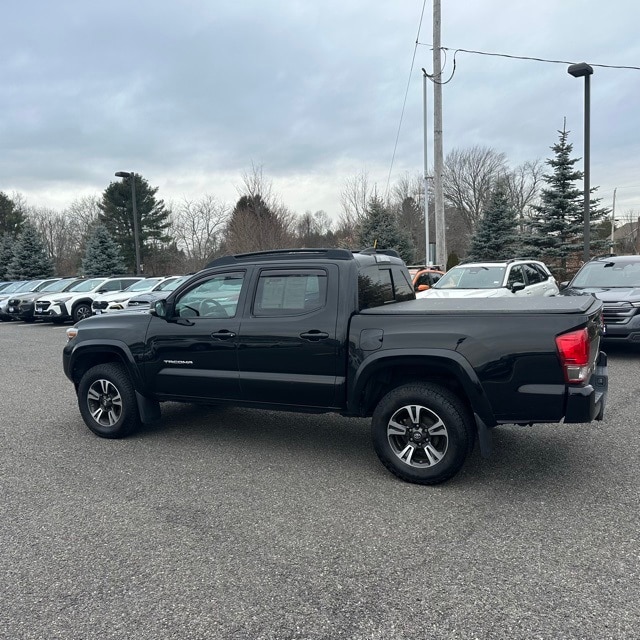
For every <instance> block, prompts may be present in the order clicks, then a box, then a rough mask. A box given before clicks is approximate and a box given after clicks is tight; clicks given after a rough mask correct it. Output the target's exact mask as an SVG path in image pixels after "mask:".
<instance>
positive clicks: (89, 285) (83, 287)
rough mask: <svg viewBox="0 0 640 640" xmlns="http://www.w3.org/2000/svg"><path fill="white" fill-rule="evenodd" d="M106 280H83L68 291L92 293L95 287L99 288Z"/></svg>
mask: <svg viewBox="0 0 640 640" xmlns="http://www.w3.org/2000/svg"><path fill="white" fill-rule="evenodd" d="M106 280H107V279H106V278H90V279H89V280H83V281H82V282H78V284H76V285H74V286H73V287H71V289H69V291H80V292H83V291H93V290H94V289H95V288H96V287H99V286H100V285H101V284H102V283H103V282H106Z"/></svg>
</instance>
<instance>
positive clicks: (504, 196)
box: [469, 181, 520, 261]
mask: <svg viewBox="0 0 640 640" xmlns="http://www.w3.org/2000/svg"><path fill="white" fill-rule="evenodd" d="M517 228H518V217H517V214H516V211H515V210H514V208H513V206H512V204H511V201H510V198H509V194H508V191H507V188H506V184H505V183H504V182H503V181H500V182H498V183H497V185H496V187H495V189H494V191H493V193H492V195H491V198H490V200H489V203H488V204H487V207H486V209H485V211H484V214H483V216H482V218H480V221H479V222H478V224H477V226H476V230H475V233H474V235H473V237H472V239H471V248H470V251H469V257H470V258H471V259H472V260H476V261H481V260H482V261H488V260H506V259H508V258H515V257H516V256H517V255H518V253H519V251H520V239H519V236H518V233H517Z"/></svg>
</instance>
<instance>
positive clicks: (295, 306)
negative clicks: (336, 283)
mask: <svg viewBox="0 0 640 640" xmlns="http://www.w3.org/2000/svg"><path fill="white" fill-rule="evenodd" d="M326 297H327V274H326V272H325V271H324V270H322V269H309V270H304V271H298V272H291V271H277V270H270V271H263V272H262V273H261V274H260V278H259V279H258V288H257V290H256V298H255V302H254V305H253V315H254V316H257V317H274V316H288V315H300V314H304V313H311V312H312V311H317V310H318V309H322V308H323V307H324V305H325V302H326Z"/></svg>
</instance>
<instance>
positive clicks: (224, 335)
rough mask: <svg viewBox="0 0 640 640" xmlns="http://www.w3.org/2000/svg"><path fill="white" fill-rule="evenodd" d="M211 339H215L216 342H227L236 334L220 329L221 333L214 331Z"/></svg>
mask: <svg viewBox="0 0 640 640" xmlns="http://www.w3.org/2000/svg"><path fill="white" fill-rule="evenodd" d="M211 337H212V338H215V339H216V340H229V339H230V338H235V337H236V334H235V333H234V332H233V331H228V330H227V329H222V330H221V331H214V332H213V333H212V334H211Z"/></svg>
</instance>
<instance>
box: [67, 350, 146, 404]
mask: <svg viewBox="0 0 640 640" xmlns="http://www.w3.org/2000/svg"><path fill="white" fill-rule="evenodd" d="M101 353H109V354H115V355H117V356H118V357H119V359H120V360H121V361H122V363H123V364H124V365H125V367H126V368H127V371H128V373H129V375H130V376H131V381H132V383H133V387H134V389H135V390H136V391H137V392H139V393H141V394H143V395H144V393H145V383H144V380H143V378H142V375H141V373H140V368H139V366H138V364H137V363H136V361H135V358H134V357H133V354H132V353H131V350H130V349H129V346H128V345H127V344H126V343H125V342H122V341H121V340H105V339H104V338H101V339H100V340H97V339H96V340H93V339H88V340H84V341H82V342H81V343H80V344H78V345H74V347H73V349H72V351H71V353H70V354H69V365H68V366H69V372H68V376H69V377H71V376H72V375H73V369H74V366H75V363H76V362H77V361H78V359H79V358H81V357H85V356H89V357H90V356H91V355H92V354H101Z"/></svg>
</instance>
